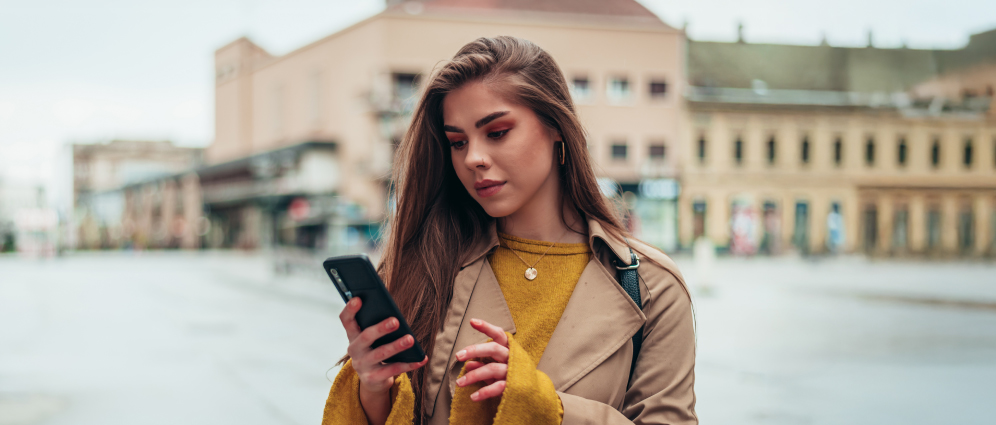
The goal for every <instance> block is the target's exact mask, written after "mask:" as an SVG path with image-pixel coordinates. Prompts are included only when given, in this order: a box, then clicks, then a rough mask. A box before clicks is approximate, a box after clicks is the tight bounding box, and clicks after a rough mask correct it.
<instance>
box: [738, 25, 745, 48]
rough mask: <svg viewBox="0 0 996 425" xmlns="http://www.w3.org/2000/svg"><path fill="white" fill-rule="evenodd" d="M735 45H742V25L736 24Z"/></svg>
mask: <svg viewBox="0 0 996 425" xmlns="http://www.w3.org/2000/svg"><path fill="white" fill-rule="evenodd" d="M737 43H744V23H743V22H740V23H739V24H737Z"/></svg>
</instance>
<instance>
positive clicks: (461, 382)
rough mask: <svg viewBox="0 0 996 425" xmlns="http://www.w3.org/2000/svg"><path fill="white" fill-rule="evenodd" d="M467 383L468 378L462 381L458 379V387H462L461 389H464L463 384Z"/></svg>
mask: <svg viewBox="0 0 996 425" xmlns="http://www.w3.org/2000/svg"><path fill="white" fill-rule="evenodd" d="M466 381H467V379H466V378H460V379H457V385H459V386H461V387H462V386H463V383H464V382H466Z"/></svg>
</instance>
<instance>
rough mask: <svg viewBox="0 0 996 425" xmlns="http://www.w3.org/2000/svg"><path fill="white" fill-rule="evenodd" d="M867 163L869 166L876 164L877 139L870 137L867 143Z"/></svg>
mask: <svg viewBox="0 0 996 425" xmlns="http://www.w3.org/2000/svg"><path fill="white" fill-rule="evenodd" d="M865 164H868V166H869V167H870V166H872V165H875V139H873V138H870V137H869V138H868V142H866V143H865Z"/></svg>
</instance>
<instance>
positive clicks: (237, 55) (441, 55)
mask: <svg viewBox="0 0 996 425" xmlns="http://www.w3.org/2000/svg"><path fill="white" fill-rule="evenodd" d="M466 3H467V2H458V1H444V0H437V1H425V2H398V3H395V4H390V5H388V7H387V8H386V10H385V11H383V12H382V13H379V14H377V15H375V16H373V17H371V18H369V19H366V20H364V21H361V22H359V23H357V24H355V25H353V26H351V27H348V28H346V29H344V30H341V31H339V32H337V33H334V34H332V35H329V36H328V37H325V38H323V39H321V40H318V41H316V42H314V43H311V44H309V45H307V46H304V47H302V48H300V49H297V50H295V51H293V52H290V53H288V54H285V55H283V56H279V57H277V56H273V55H271V54H269V53H267V52H265V51H264V50H263V49H261V48H260V47H258V46H256V45H255V44H253V43H252V42H251V41H249V40H248V39H245V38H243V39H239V40H236V41H234V42H233V43H231V44H229V45H227V46H224V47H222V48H220V49H219V50H218V51H217V52H216V55H215V63H216V88H215V100H216V103H215V122H216V137H215V140H214V142H213V143H212V144H211V146H210V147H209V148H208V149H207V152H206V158H207V162H208V165H209V166H215V165H219V164H225V163H231V162H233V161H239V160H241V159H243V158H247V157H251V156H254V155H265V154H266V153H267V152H272V151H275V150H279V149H286V148H288V147H292V146H298V145H300V144H302V143H309V142H320V143H327V144H332V145H334V146H335V147H336V148H335V151H334V156H335V162H336V166H335V167H334V170H332V169H330V171H329V172H330V173H335V174H336V176H335V179H334V180H335V182H336V183H335V185H334V187H329V188H328V190H327V191H326V192H325V193H324V194H325V195H329V196H335V197H336V198H337V199H340V200H342V202H344V203H348V204H350V205H353V206H355V207H356V208H354V211H358V214H356V215H354V216H353V217H352V218H351V220H352V221H350V222H349V223H347V225H353V224H355V225H357V226H360V224H361V222H363V221H366V222H368V223H377V222H380V221H381V220H383V218H384V217H385V213H386V208H388V205H389V193H390V188H389V186H390V185H389V175H390V170H391V162H392V159H393V151H394V147H395V146H396V143H397V142H398V141H399V140H400V139H401V138H402V136H403V134H404V131H405V128H406V127H407V123H408V119H409V114H410V112H411V108H412V105H413V104H414V101H415V97H416V96H417V91H418V85H419V82H420V81H422V80H423V79H424V78H426V77H427V76H428V75H429V74H430V73H431V72H432V70H433V67H434V66H436V65H437V64H438V63H439V62H440V61H443V60H445V59H447V58H450V57H452V56H453V55H454V54H455V53H456V51H457V50H458V49H459V48H460V47H461V46H463V45H464V44H466V43H468V42H470V41H473V40H474V39H476V38H478V37H482V36H496V35H513V36H518V37H523V38H526V39H529V40H531V41H533V42H535V43H536V44H538V45H539V46H541V47H543V48H544V49H545V50H547V51H548V52H550V53H551V54H552V55H553V56H554V57H555V58H556V60H557V61H558V63H559V64H560V66H561V67H562V69H563V70H564V72H565V74H566V78H567V80H568V82H569V83H570V84H571V85H572V87H573V92H574V95H575V99H576V101H577V104H578V109H579V113H580V115H581V117H582V120H583V122H584V125H585V127H586V128H587V130H588V131H589V137H590V139H589V149H590V151H591V153H592V155H593V156H594V158H595V161H596V164H597V168H598V170H597V172H598V174H599V175H600V176H602V177H606V178H609V179H610V181H611V182H612V183H614V184H615V186H614V187H615V188H616V189H615V190H617V191H623V190H639V187H640V186H639V184H640V182H641V181H644V180H650V179H654V180H655V181H661V180H663V181H673V180H674V179H675V178H676V177H677V173H678V164H677V161H678V158H679V157H680V150H681V146H682V145H681V143H679V142H680V140H681V139H682V134H681V129H682V128H683V125H682V120H683V117H684V116H685V114H684V112H683V111H684V105H685V103H684V101H683V97H682V92H681V91H682V89H683V87H684V86H685V81H684V78H683V76H684V63H683V58H684V57H685V54H684V50H683V49H684V46H685V38H684V33H683V32H682V31H681V30H677V29H674V28H672V27H670V26H668V25H666V24H665V23H663V22H662V21H661V20H660V19H659V18H658V17H657V16H655V15H653V14H652V13H651V12H649V11H648V10H647V9H645V8H644V7H643V6H641V5H639V4H638V3H636V2H635V1H633V0H611V1H605V2H595V3H590V2H584V3H576V2H568V1H537V2H532V3H523V2H514V1H498V2H491V3H489V5H488V6H487V7H479V5H467V4H466ZM249 174H251V173H247V176H246V177H245V178H247V179H255V180H259V177H258V176H252V175H249ZM205 184H206V183H205ZM204 190H205V193H207V191H208V188H207V187H205V189H204ZM312 195H314V194H312ZM659 202H664V203H666V202H668V200H667V199H663V200H660V201H659ZM670 202H671V203H674V199H671V200H670ZM243 207H244V208H247V209H259V208H263V211H262V214H259V215H255V216H258V217H262V218H261V220H264V221H272V222H273V223H274V224H273V226H275V227H276V228H280V227H282V226H283V224H281V223H280V221H281V219H280V218H279V216H280V215H281V214H282V213H281V212H280V211H270V212H267V211H266V207H265V206H262V203H260V202H256V201H252V200H249V201H247V202H245V203H244V204H243ZM278 208H279V207H278ZM647 208H650V209H651V210H652V212H653V213H655V214H658V215H659V214H662V213H666V212H667V211H664V210H661V209H660V208H657V209H654V206H653V205H651V206H650V207H646V206H644V208H643V209H644V210H646V209H647ZM208 209H209V210H210V209H211V207H210V205H209V207H208ZM662 211H664V212H662ZM675 214H676V209H675V208H671V216H670V222H671V223H672V224H671V227H672V229H670V233H671V234H673V237H672V239H673V242H672V245H673V244H674V243H676V241H677V235H676V233H677V232H676V222H677V218H676V216H675ZM250 215H251V214H250ZM240 217H246V215H245V214H241V215H240ZM219 220H221V218H219ZM253 226H254V227H256V228H259V227H266V226H265V225H249V224H248V223H246V224H245V225H241V226H236V227H241V228H249V227H253ZM651 227H652V226H651ZM658 227H659V226H658ZM662 232H664V233H662ZM665 233H667V231H666V230H661V231H656V232H655V234H665ZM651 239H653V237H651Z"/></svg>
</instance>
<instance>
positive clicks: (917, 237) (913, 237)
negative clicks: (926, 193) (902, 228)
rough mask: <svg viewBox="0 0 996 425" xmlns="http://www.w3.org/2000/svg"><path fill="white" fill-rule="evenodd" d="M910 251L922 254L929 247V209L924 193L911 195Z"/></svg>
mask: <svg viewBox="0 0 996 425" xmlns="http://www.w3.org/2000/svg"><path fill="white" fill-rule="evenodd" d="M909 208H910V218H909V237H910V252H912V253H916V254H922V253H923V252H924V251H925V250H926V249H927V209H926V206H925V204H924V199H923V195H919V194H917V195H912V196H911V197H910V206H909Z"/></svg>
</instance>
